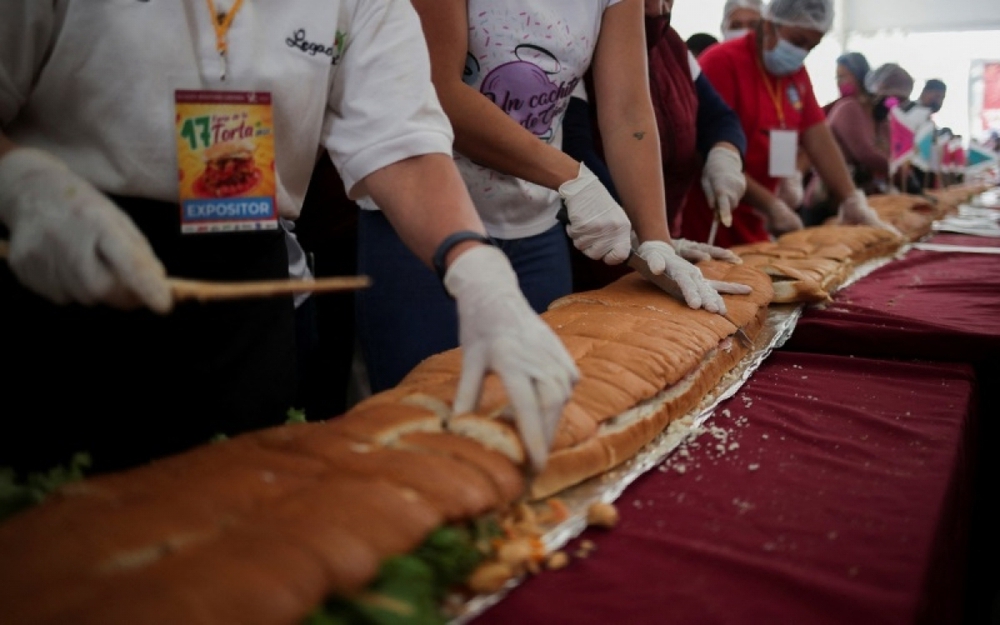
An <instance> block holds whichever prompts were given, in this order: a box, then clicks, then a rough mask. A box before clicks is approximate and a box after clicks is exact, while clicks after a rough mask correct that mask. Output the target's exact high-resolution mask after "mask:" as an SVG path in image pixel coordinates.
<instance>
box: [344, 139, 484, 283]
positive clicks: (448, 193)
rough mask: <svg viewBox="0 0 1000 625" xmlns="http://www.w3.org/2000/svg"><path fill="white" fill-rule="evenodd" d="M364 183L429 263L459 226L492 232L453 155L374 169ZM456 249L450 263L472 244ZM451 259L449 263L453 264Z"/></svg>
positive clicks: (396, 227) (450, 256)
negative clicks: (478, 208)
mask: <svg viewBox="0 0 1000 625" xmlns="http://www.w3.org/2000/svg"><path fill="white" fill-rule="evenodd" d="M358 184H359V185H363V187H362V189H360V191H362V193H363V192H367V193H368V194H370V195H371V197H372V199H373V200H375V203H376V204H378V205H379V207H381V209H382V212H383V213H384V214H385V216H386V218H388V219H389V222H390V223H392V226H393V228H395V229H396V232H398V233H399V236H400V238H401V239H402V240H403V242H404V243H406V245H407V247H409V248H410V249H411V250H413V252H414V253H415V254H416V255H417V256H418V257H419V258H420V260H421V261H423V262H424V263H425V264H426V265H428V266H430V265H431V259H432V257H433V256H434V251H435V250H436V249H437V247H438V245H440V244H441V242H442V241H443V240H444V239H445V237H447V236H448V235H450V234H452V233H454V232H457V231H459V230H472V231H475V232H479V233H482V234H485V233H486V230H485V228H484V227H483V223H482V221H481V220H480V219H479V215H478V214H477V213H476V209H475V207H474V206H473V204H472V200H471V199H470V198H469V192H468V190H467V189H466V187H465V183H464V182H463V181H462V177H461V175H460V174H459V173H458V169H456V168H455V163H454V161H453V160H452V159H451V157H449V156H447V155H444V154H427V155H424V156H417V157H414V158H409V159H406V160H403V161H399V162H397V163H393V164H392V165H389V166H388V167H383V168H382V169H379V170H377V171H375V172H372V173H371V174H369V175H368V176H367V177H365V178H364V180H362V181H361V182H360V183H358ZM471 245H475V244H474V243H468V244H462V245H458V246H456V247H455V248H453V250H452V252H451V254H449V256H448V258H447V263H450V261H451V260H453V259H454V258H455V257H457V256H458V255H459V254H460V253H461V252H462V251H463V250H464V249H465V248H466V247H469V246H471ZM447 263H446V264H447Z"/></svg>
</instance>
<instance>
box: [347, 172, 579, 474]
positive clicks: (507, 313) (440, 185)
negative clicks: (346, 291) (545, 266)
mask: <svg viewBox="0 0 1000 625" xmlns="http://www.w3.org/2000/svg"><path fill="white" fill-rule="evenodd" d="M359 184H361V185H364V186H363V187H362V188H361V189H358V190H356V191H358V192H366V193H370V194H371V196H372V198H373V199H374V200H375V201H376V202H377V203H378V205H379V206H380V207H381V208H382V211H383V212H384V213H385V215H386V217H387V218H388V219H389V221H390V222H391V223H392V225H393V227H394V228H395V229H396V231H397V232H399V234H400V237H401V238H402V239H403V241H404V242H405V243H406V244H407V245H408V246H409V247H410V249H412V250H413V251H414V252H415V253H416V254H417V256H418V257H419V258H420V259H421V260H422V261H423V262H424V263H426V264H428V265H430V264H431V260H432V257H433V256H434V254H435V250H437V249H438V248H439V246H440V245H441V243H442V242H443V241H444V240H445V239H446V238H447V237H449V236H450V235H451V234H453V233H455V232H459V231H470V232H475V233H479V234H483V236H485V234H484V233H485V229H484V228H483V225H482V222H481V221H480V219H479V216H478V215H477V214H476V211H475V209H474V208H473V206H472V200H471V198H470V197H469V195H468V192H467V191H466V188H465V185H464V183H463V182H462V178H461V176H460V175H459V173H458V170H457V169H456V168H455V165H454V163H453V161H452V159H451V157H449V156H447V155H444V154H428V155H425V156H419V157H415V158H411V159H407V160H404V161H400V162H397V163H394V164H392V165H389V166H387V167H384V168H382V169H380V170H378V171H375V172H373V173H372V174H370V175H369V176H367V177H366V178H365V179H364V180H362V181H361V183H359ZM444 261H445V267H446V271H445V274H444V284H445V288H446V289H447V290H448V292H449V293H450V294H451V295H452V297H454V298H455V301H456V303H457V305H458V319H459V342H460V344H461V346H462V350H463V361H462V376H461V381H460V383H459V388H458V392H457V394H456V397H455V403H454V412H455V413H456V414H457V413H462V412H468V411H471V410H474V409H475V407H476V404H477V403H478V401H479V392H480V389H481V388H482V383H483V378H484V377H485V376H486V374H487V373H489V372H490V371H493V372H496V373H497V375H499V376H500V378H501V380H503V383H504V386H505V387H506V389H507V393H508V395H509V396H510V399H511V402H512V403H513V405H514V408H515V410H516V413H517V415H516V419H517V423H518V428H519V430H520V432H521V438H522V440H523V441H524V446H525V448H526V449H527V450H528V454H529V457H530V459H531V462H532V465H533V466H534V467H535V468H536V469H539V470H540V469H541V468H542V467H544V466H545V462H546V460H547V458H548V453H549V447H550V445H551V443H552V437H553V436H554V435H555V429H556V424H557V423H558V422H559V417H560V415H561V414H562V409H563V406H564V405H565V404H566V402H567V401H568V400H569V396H570V394H571V393H572V391H573V385H574V384H575V383H576V381H577V380H578V379H579V373H578V371H577V369H576V365H575V364H574V362H573V359H572V358H571V357H570V355H569V353H568V352H567V351H566V349H565V347H563V345H562V343H560V342H559V339H558V338H556V335H555V334H554V333H553V332H552V330H551V329H550V328H549V326H547V325H546V324H545V323H544V322H543V321H542V320H541V318H539V316H538V315H537V314H535V312H534V311H533V310H532V309H531V307H530V306H529V304H528V302H527V301H526V300H525V298H524V295H523V294H522V293H521V290H520V288H519V287H518V282H517V276H516V275H515V274H514V271H513V269H512V268H511V266H510V262H509V261H508V260H507V258H506V256H505V255H504V254H503V252H501V251H500V250H498V249H496V248H494V247H492V246H489V245H486V244H484V243H481V242H478V241H463V242H461V243H459V244H457V245H454V246H453V247H452V248H451V249H450V250H449V251H448V253H447V254H446V255H445V257H444Z"/></svg>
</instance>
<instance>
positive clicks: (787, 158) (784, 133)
mask: <svg viewBox="0 0 1000 625" xmlns="http://www.w3.org/2000/svg"><path fill="white" fill-rule="evenodd" d="M798 149H799V133H798V132H796V131H794V130H772V131H771V155H770V159H769V161H768V166H767V169H768V171H767V173H768V175H769V176H771V177H772V178H788V177H789V176H794V175H795V170H796V167H795V157H796V156H797V155H798Z"/></svg>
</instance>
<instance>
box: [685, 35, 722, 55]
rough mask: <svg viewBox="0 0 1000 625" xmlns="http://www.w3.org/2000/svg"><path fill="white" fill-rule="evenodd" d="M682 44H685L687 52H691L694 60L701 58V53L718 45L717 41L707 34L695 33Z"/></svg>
mask: <svg viewBox="0 0 1000 625" xmlns="http://www.w3.org/2000/svg"><path fill="white" fill-rule="evenodd" d="M684 43H686V44H687V47H688V50H690V51H691V54H693V55H694V57H695V58H698V57H699V56H701V53H702V52H704V51H705V50H708V49H709V48H711V47H712V46H714V45H715V44H717V43H719V40H718V39H716V38H715V37H713V36H712V35H709V34H708V33H695V34H693V35H691V36H690V37H688V38H687V41H685V42H684Z"/></svg>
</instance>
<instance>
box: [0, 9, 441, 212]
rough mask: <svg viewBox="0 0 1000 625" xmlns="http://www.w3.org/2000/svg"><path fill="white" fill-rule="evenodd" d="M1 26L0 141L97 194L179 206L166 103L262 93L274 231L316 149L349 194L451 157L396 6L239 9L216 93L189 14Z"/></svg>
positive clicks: (107, 15) (412, 36)
mask: <svg viewBox="0 0 1000 625" xmlns="http://www.w3.org/2000/svg"><path fill="white" fill-rule="evenodd" d="M222 6H223V5H222V4H221V3H219V5H218V7H219V8H220V9H221V8H222ZM0 15H2V16H3V17H2V18H0V41H2V42H3V44H2V45H0V128H2V129H3V132H4V133H5V134H7V135H8V136H9V137H11V138H12V139H13V140H14V141H15V142H17V143H20V144H22V145H26V146H32V147H37V148H41V149H44V150H47V151H49V152H51V153H52V154H54V155H56V156H57V157H59V158H60V159H62V160H63V161H64V162H65V163H66V164H67V165H68V166H69V167H70V169H72V170H73V171H75V172H76V173H78V174H80V175H82V176H83V177H84V178H85V179H87V180H89V181H90V182H91V183H92V184H94V186H96V187H97V188H98V189H100V190H102V191H105V192H108V193H114V194H119V195H125V196H135V197H142V198H148V199H154V200H161V201H167V202H173V201H177V200H178V192H179V191H178V184H177V155H176V140H175V138H174V137H175V123H174V90H175V89H227V90H244V91H248V90H253V91H270V92H271V94H272V101H273V103H274V105H273V106H274V128H275V156H276V158H275V160H276V171H277V179H278V189H277V201H278V206H279V209H280V212H281V215H282V217H285V218H290V219H294V218H295V217H297V216H298V214H299V211H300V210H301V206H302V200H303V198H304V197H305V193H306V189H307V188H308V185H309V179H310V176H311V174H312V171H313V168H314V166H315V163H316V157H317V154H318V151H319V149H321V148H326V149H327V150H328V151H329V153H330V156H331V158H332V160H333V163H334V164H335V165H336V167H337V169H338V171H339V172H340V174H341V177H342V178H343V180H344V184H345V185H346V186H347V188H348V189H350V188H351V187H352V186H353V185H354V184H355V183H357V182H358V181H359V180H361V179H362V178H364V177H365V176H367V175H368V174H370V173H371V172H373V171H375V170H377V169H380V168H382V167H385V166H386V165H390V164H392V163H395V162H397V161H400V160H403V159H405V158H409V157H412V156H417V155H421V154H429V153H444V154H449V155H450V154H452V140H453V135H452V132H451V125H450V124H449V122H448V119H447V117H446V116H445V115H444V112H443V111H442V109H441V107H440V103H439V102H438V100H437V96H436V94H435V92H434V89H433V86H432V85H431V83H430V61H429V57H428V54H427V46H426V43H425V41H424V38H423V33H422V31H421V29H420V22H419V18H418V17H417V15H416V12H415V11H414V10H413V7H412V6H411V5H410V2H409V0H300V1H296V2H289V1H287V0H244V2H243V3H242V6H241V8H240V9H239V12H238V13H237V14H236V16H235V19H234V20H233V22H232V26H231V29H230V31H229V33H228V37H227V39H228V49H229V54H228V78H227V79H226V81H225V82H224V83H222V82H220V80H219V77H220V74H221V70H222V62H221V59H220V57H219V54H218V52H217V51H216V37H215V31H214V29H213V27H212V22H211V17H210V15H209V11H208V7H207V4H206V2H205V1H204V0H170V1H168V2H148V1H143V0H87V1H86V2H72V1H70V0H48V1H44V2H43V1H35V0H31V1H25V0H0Z"/></svg>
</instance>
